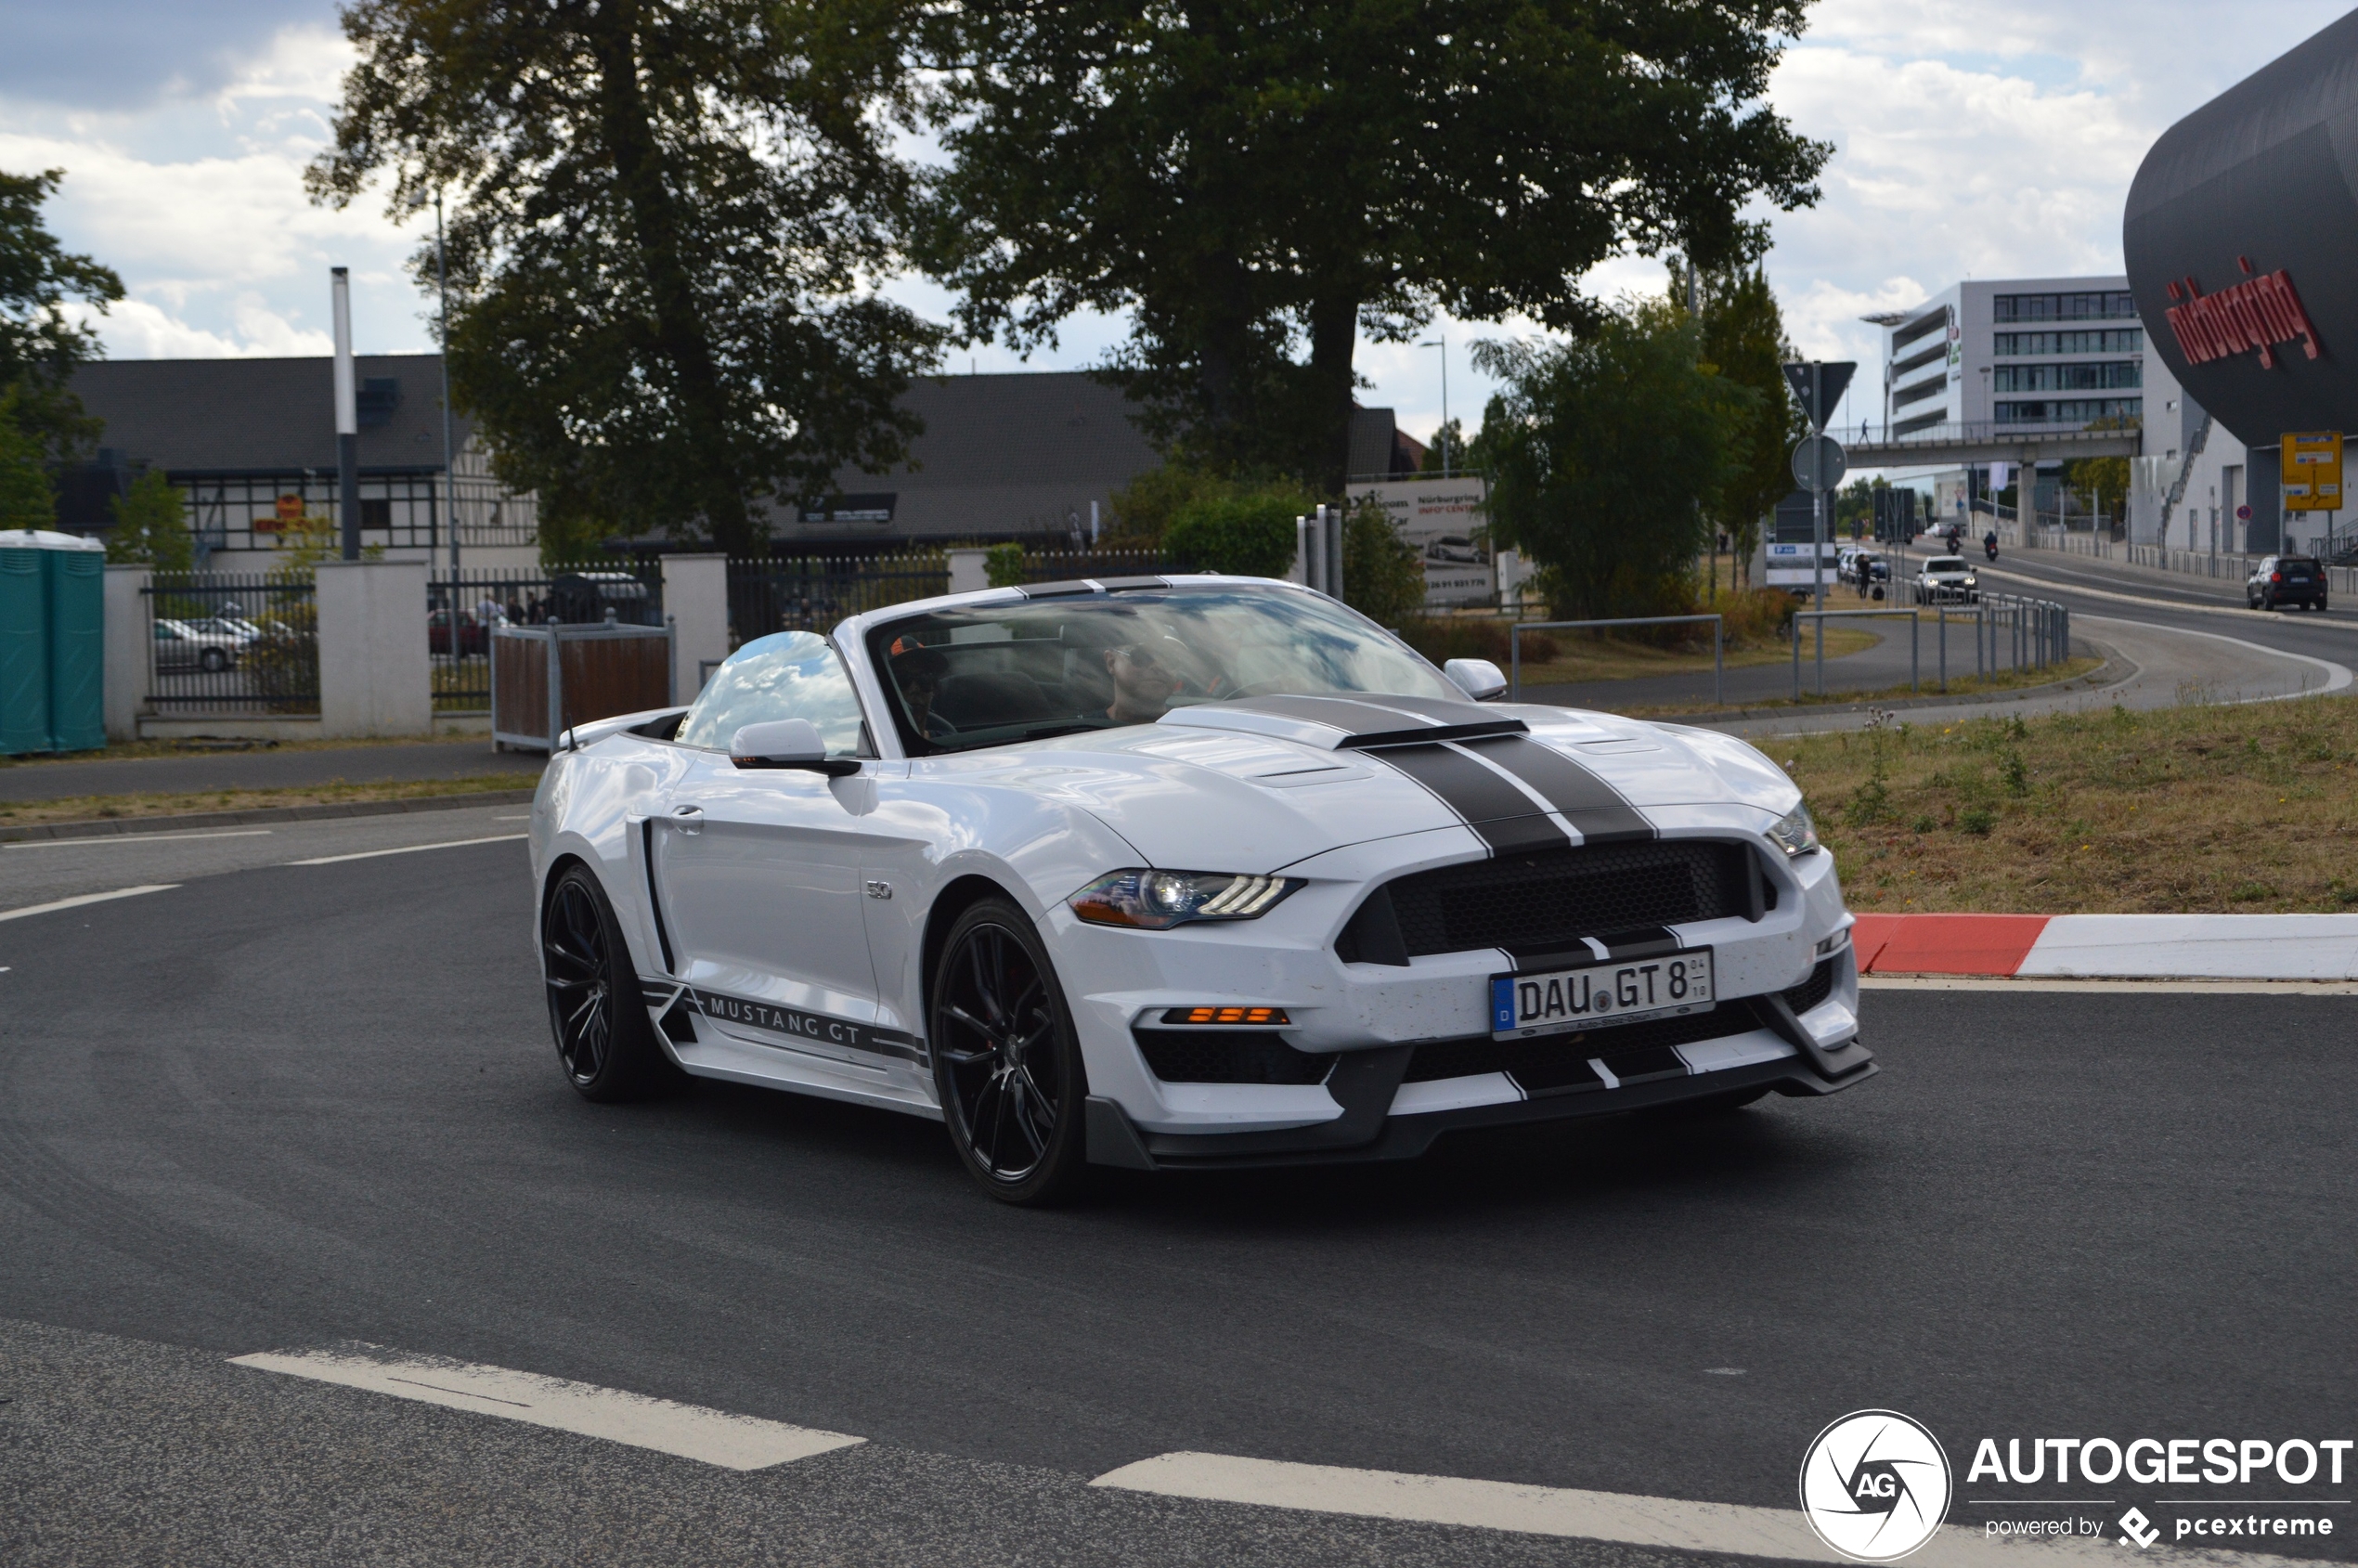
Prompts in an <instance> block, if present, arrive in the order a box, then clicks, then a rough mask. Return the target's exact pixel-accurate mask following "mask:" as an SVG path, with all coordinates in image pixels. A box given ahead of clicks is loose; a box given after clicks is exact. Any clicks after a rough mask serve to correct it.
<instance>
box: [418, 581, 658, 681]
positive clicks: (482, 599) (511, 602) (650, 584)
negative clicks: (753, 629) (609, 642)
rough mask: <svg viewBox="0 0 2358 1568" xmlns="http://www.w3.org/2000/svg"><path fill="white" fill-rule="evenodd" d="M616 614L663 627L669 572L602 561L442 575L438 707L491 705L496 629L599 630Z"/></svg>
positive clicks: (434, 644) (432, 596)
mask: <svg viewBox="0 0 2358 1568" xmlns="http://www.w3.org/2000/svg"><path fill="white" fill-rule="evenodd" d="M609 615H611V616H612V617H613V619H614V620H615V623H616V624H618V625H621V626H661V625H663V569H662V567H661V566H660V565H658V564H655V563H653V562H647V563H643V564H623V563H620V562H615V561H600V562H595V563H590V564H583V565H578V566H545V567H541V568H538V569H537V570H515V569H505V570H503V569H499V568H491V569H487V570H466V569H463V568H462V569H461V570H460V571H459V572H458V573H457V574H456V575H455V576H454V575H453V574H452V573H450V572H449V571H448V570H447V569H443V570H439V571H436V572H434V574H433V575H432V576H431V577H429V578H428V579H427V583H426V649H427V652H428V654H430V656H431V658H432V661H433V665H434V706H435V707H436V708H439V709H443V710H446V711H472V710H476V709H488V708H489V707H490V706H491V628H493V627H495V626H546V625H548V624H549V623H551V621H554V622H557V623H559V624H561V625H564V626H594V625H597V624H598V623H600V622H602V621H604V620H605V619H607V617H608V616H609Z"/></svg>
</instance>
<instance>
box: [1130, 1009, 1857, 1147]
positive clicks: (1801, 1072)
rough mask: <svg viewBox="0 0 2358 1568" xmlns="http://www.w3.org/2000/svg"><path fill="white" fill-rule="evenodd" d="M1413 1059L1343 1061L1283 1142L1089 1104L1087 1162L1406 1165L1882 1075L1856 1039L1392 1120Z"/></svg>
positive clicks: (1357, 1055) (1398, 1054)
mask: <svg viewBox="0 0 2358 1568" xmlns="http://www.w3.org/2000/svg"><path fill="white" fill-rule="evenodd" d="M1414 1051H1415V1047H1413V1046H1393V1047H1390V1048H1387V1049H1383V1050H1377V1051H1361V1052H1354V1053H1352V1054H1351V1055H1349V1056H1344V1057H1342V1058H1341V1059H1340V1060H1339V1061H1338V1062H1337V1064H1336V1067H1335V1071H1334V1075H1333V1076H1332V1077H1331V1078H1330V1079H1328V1083H1327V1089H1328V1093H1330V1094H1331V1095H1334V1097H1335V1099H1336V1101H1337V1102H1338V1103H1340V1104H1341V1106H1342V1108H1343V1114H1342V1115H1341V1117H1340V1118H1338V1119H1336V1120H1335V1121H1327V1122H1322V1123H1319V1124H1318V1125H1316V1126H1312V1127H1301V1128H1291V1129H1288V1130H1285V1131H1281V1132H1269V1133H1228V1134H1173V1133H1146V1132H1141V1131H1140V1130H1139V1129H1138V1127H1137V1125H1136V1124H1135V1123H1134V1122H1133V1121H1131V1120H1130V1118H1129V1117H1128V1116H1127V1115H1126V1114H1125V1113H1124V1112H1123V1110H1122V1108H1121V1105H1120V1103H1119V1102H1117V1101H1115V1100H1112V1099H1110V1098H1108V1097H1105V1096H1103V1095H1093V1096H1092V1097H1091V1098H1090V1100H1089V1102H1088V1122H1087V1130H1088V1140H1089V1142H1088V1148H1089V1160H1090V1162H1091V1163H1093V1164H1098V1165H1111V1166H1117V1167H1122V1168H1126V1169H1130V1170H1137V1171H1175V1170H1230V1169H1242V1168H1251V1167H1256V1166H1272V1165H1323V1164H1354V1163H1361V1162H1366V1161H1373V1160H1414V1159H1416V1158H1418V1157H1419V1156H1420V1155H1422V1154H1423V1153H1424V1152H1425V1151H1426V1150H1427V1149H1429V1148H1431V1147H1432V1144H1433V1142H1434V1140H1435V1139H1437V1138H1439V1137H1441V1136H1442V1135H1443V1134H1446V1133H1458V1132H1467V1131H1474V1130H1481V1129H1488V1128H1497V1127H1515V1126H1522V1125H1524V1124H1526V1123H1530V1122H1535V1121H1574V1120H1577V1119H1580V1118H1584V1117H1592V1116H1614V1115H1619V1114H1622V1113H1624V1112H1627V1111H1635V1110H1646V1109H1650V1108H1655V1107H1660V1106H1670V1105H1676V1104H1678V1103H1679V1102H1681V1101H1685V1100H1696V1099H1717V1098H1719V1097H1721V1096H1723V1095H1733V1094H1742V1093H1743V1092H1745V1091H1747V1090H1755V1089H1765V1090H1769V1091H1772V1092H1774V1093H1776V1094H1780V1095H1833V1094H1838V1093H1840V1092H1841V1091H1842V1090H1845V1089H1848V1088H1850V1087H1852V1086H1854V1085H1856V1084H1859V1083H1863V1082H1866V1081H1867V1080H1868V1079H1870V1078H1872V1077H1873V1076H1874V1075H1875V1074H1876V1072H1877V1071H1878V1070H1880V1069H1878V1068H1877V1067H1876V1066H1875V1061H1874V1056H1873V1053H1872V1052H1870V1051H1869V1050H1868V1049H1867V1048H1866V1047H1865V1046H1864V1045H1862V1044H1860V1043H1859V1041H1858V1039H1857V1038H1856V1037H1855V1036H1854V1037H1853V1038H1851V1039H1850V1040H1847V1041H1846V1042H1844V1043H1841V1044H1839V1045H1836V1046H1833V1047H1832V1048H1823V1047H1820V1048H1816V1049H1814V1050H1811V1051H1809V1052H1807V1053H1805V1052H1804V1051H1802V1050H1799V1049H1793V1050H1790V1051H1789V1052H1788V1054H1787V1055H1784V1056H1779V1057H1776V1058H1774V1059H1770V1060H1765V1061H1755V1062H1749V1063H1745V1064H1743V1065H1739V1066H1734V1067H1727V1068H1720V1069H1714V1070H1707V1071H1696V1070H1689V1071H1688V1072H1686V1073H1683V1074H1675V1075H1661V1076H1656V1077H1653V1078H1652V1079H1649V1080H1646V1081H1642V1082H1616V1083H1612V1084H1610V1085H1607V1084H1599V1085H1596V1086H1593V1087H1583V1088H1574V1089H1558V1090H1551V1091H1543V1092H1540V1093H1536V1094H1532V1095H1529V1096H1528V1097H1526V1098H1523V1099H1520V1100H1510V1101H1505V1102H1495V1103H1491V1104H1486V1105H1469V1106H1458V1107H1453V1108H1446V1109H1435V1110H1408V1111H1400V1110H1396V1109H1394V1104H1395V1100H1396V1099H1397V1098H1398V1097H1399V1095H1400V1092H1401V1090H1402V1088H1403V1087H1404V1085H1403V1083H1402V1082H1401V1079H1402V1076H1403V1074H1404V1072H1405V1071H1406V1069H1407V1066H1408V1063H1409V1059H1410V1057H1411V1056H1412V1055H1413V1054H1414ZM1607 1059H1608V1060H1609V1059H1610V1058H1607ZM1408 1087H1414V1086H1413V1085H1409V1086H1408Z"/></svg>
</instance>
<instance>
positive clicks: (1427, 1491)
mask: <svg viewBox="0 0 2358 1568" xmlns="http://www.w3.org/2000/svg"><path fill="white" fill-rule="evenodd" d="M1090 1485H1092V1486H1107V1487H1117V1488H1120V1489H1121V1490H1123V1491H1128V1492H1153V1493H1157V1494H1160V1495H1161V1496H1163V1497H1198V1498H1202V1499H1204V1500H1206V1501H1209V1502H1224V1503H1250V1504H1258V1505H1260V1506H1262V1507H1264V1508H1289V1509H1302V1510H1307V1511H1310V1512H1313V1513H1344V1514H1356V1515H1358V1516H1360V1517H1362V1518H1367V1519H1402V1520H1412V1521H1415V1522H1416V1523H1422V1524H1465V1525H1472V1526H1474V1527H1476V1528H1478V1529H1486V1530H1513V1531H1517V1532H1520V1533H1522V1534H1524V1535H1533V1536H1569V1537H1573V1538H1575V1539H1580V1540H1591V1541H1616V1542H1621V1543H1623V1544H1626V1545H1629V1546H1640V1547H1657V1548H1665V1549H1670V1550H1673V1551H1713V1552H1725V1553H1729V1554H1731V1555H1734V1556H1740V1557H1772V1558H1782V1559H1786V1560H1789V1561H1794V1562H1846V1561H1847V1560H1846V1559H1845V1558H1842V1557H1838V1556H1836V1555H1835V1554H1834V1553H1833V1550H1832V1549H1829V1548H1828V1547H1827V1546H1826V1545H1825V1543H1824V1542H1822V1541H1820V1540H1819V1538H1818V1536H1817V1535H1816V1533H1815V1532H1813V1531H1812V1530H1811V1529H1810V1528H1809V1525H1808V1523H1807V1521H1806V1520H1804V1519H1803V1518H1802V1516H1801V1514H1800V1513H1799V1512H1798V1511H1797V1510H1787V1509H1772V1508H1752V1507H1748V1506H1745V1505H1743V1504H1737V1503H1696V1502H1684V1501H1680V1500H1678V1499H1677V1498H1673V1497H1630V1496H1627V1495H1625V1494H1622V1493H1618V1492H1580V1491H1574V1490H1571V1489H1569V1488H1565V1487H1557V1486H1519V1485H1514V1484H1509V1483H1507V1482H1502V1481H1466V1480H1461V1479H1458V1477H1455V1476H1446V1475H1406V1474H1402V1473H1400V1472H1399V1471H1383V1470H1344V1469H1341V1468H1339V1467H1337V1466H1333V1465H1298V1464H1287V1463H1284V1462H1281V1461H1279V1460H1275V1459H1245V1458H1235V1457H1233V1456H1230V1455H1226V1454H1188V1453H1176V1454H1158V1455H1156V1456H1155V1457H1154V1458H1151V1459H1141V1460H1139V1461H1138V1462H1137V1463H1136V1464H1132V1465H1124V1466H1122V1467H1121V1469H1120V1470H1117V1471H1108V1472H1107V1473H1106V1474H1104V1475H1101V1476H1099V1477H1097V1479H1096V1480H1095V1481H1093V1482H1091V1483H1090ZM2107 1523H2109V1522H2107ZM2139 1556H2140V1560H2141V1561H2146V1562H2153V1563H2155V1564H2156V1565H2157V1568H2178V1565H2187V1568H2192V1565H2196V1564H2200V1565H2202V1568H2315V1564H2314V1563H2313V1562H2307V1561H2305V1560H2302V1559H2299V1558H2288V1557H2270V1556H2265V1555H2262V1554H2261V1553H2257V1552H2230V1551H2190V1550H2184V1549H2171V1548H2169V1547H2157V1548H2155V1549H2152V1550H2151V1551H2148V1552H2144V1553H2141V1554H2139ZM2123 1561H2124V1559H2123V1557H2122V1555H2121V1550H2120V1548H2119V1547H2118V1546H2117V1545H2115V1544H2114V1542H2113V1539H2112V1537H2111V1536H2086V1537H2077V1538H2063V1539H2058V1538H2055V1537H2052V1536H2050V1537H2041V1538H2024V1537H2006V1538H2001V1539H1996V1540H1993V1539H1990V1538H1989V1537H1987V1536H1984V1535H1983V1533H1982V1532H1981V1531H1980V1530H1979V1529H1978V1528H1975V1527H1970V1526H1966V1525H1960V1524H1948V1525H1943V1526H1942V1527H1941V1530H1940V1533H1939V1534H1938V1535H1937V1536H1934V1537H1933V1538H1932V1539H1931V1540H1929V1541H1926V1542H1925V1543H1924V1545H1923V1546H1922V1547H1920V1548H1918V1549H1917V1550H1916V1551H1915V1552H1913V1553H1912V1554H1911V1555H1910V1557H1909V1558H1908V1568H2120V1565H2121V1563H2122V1562H2123Z"/></svg>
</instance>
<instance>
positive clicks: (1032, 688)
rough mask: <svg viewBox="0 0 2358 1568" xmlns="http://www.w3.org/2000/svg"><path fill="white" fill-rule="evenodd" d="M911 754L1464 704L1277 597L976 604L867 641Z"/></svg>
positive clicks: (1365, 629)
mask: <svg viewBox="0 0 2358 1568" xmlns="http://www.w3.org/2000/svg"><path fill="white" fill-rule="evenodd" d="M870 650H871V654H872V655H873V657H874V659H875V665H876V667H877V668H878V670H879V671H880V672H882V674H883V676H884V680H885V684H886V685H887V688H888V689H889V690H890V691H891V693H892V694H893V697H894V699H895V706H896V711H895V713H894V719H895V722H896V723H897V724H898V725H899V726H900V732H901V736H902V740H903V743H904V744H905V745H907V746H908V748H909V750H910V751H911V752H913V753H915V754H919V755H922V754H924V753H926V752H932V751H956V750H964V749H967V748H970V747H975V746H983V745H1006V744H1008V743H1010V742H1013V741H1020V740H1027V739H1037V738H1043V737H1044V736H1045V735H1048V734H1059V733H1066V732H1072V731H1077V730H1086V729H1108V728H1113V727H1116V726H1118V725H1121V724H1123V723H1140V722H1149V721H1151V719H1153V718H1154V717H1156V716H1159V715H1160V714H1161V713H1162V712H1164V711H1166V710H1167V709H1169V708H1172V707H1180V706H1188V705H1190V704H1195V703H1205V702H1223V701H1231V700H1234V699H1237V698H1239V697H1250V696H1264V695H1276V694H1281V693H1284V694H1316V693H1338V692H1340V693H1388V694H1393V695H1400V696H1421V697H1434V698H1442V699H1456V700H1463V699H1462V695H1461V693H1458V690H1457V688H1455V687H1454V686H1451V685H1449V684H1448V683H1447V682H1446V681H1445V680H1443V679H1442V677H1441V676H1440V674H1439V672H1438V671H1436V670H1434V669H1433V668H1432V666H1430V665H1428V664H1426V663H1425V662H1424V661H1423V660H1422V659H1420V658H1418V657H1417V656H1416V655H1415V654H1411V653H1410V652H1408V651H1407V650H1406V648H1404V647H1403V646H1401V644H1400V643H1399V642H1397V641H1394V640H1393V638H1391V637H1389V636H1386V635H1385V634H1384V633H1383V632H1381V631H1380V630H1378V629H1376V628H1373V627H1371V626H1369V625H1368V624H1367V622H1365V621H1363V620H1361V619H1360V618H1359V617H1358V616H1354V615H1353V614H1352V613H1350V612H1349V611H1347V610H1344V609H1343V608H1342V607H1341V606H1340V605H1337V604H1334V603H1331V602H1329V601H1327V600H1324V599H1315V598H1312V597H1310V596H1309V595H1306V594H1300V593H1289V592H1285V591H1282V590H1277V591H1262V592H1231V591H1219V590H1173V591H1170V592H1167V593H1125V594H1122V595H1121V596H1119V597H1117V598H1097V597H1094V596H1093V597H1090V598H1086V599H1077V600H1072V601H1047V602H1041V601H1032V602H1030V603H1016V604H991V605H977V606H969V607H965V608H960V609H956V610H947V611H941V612H939V613H936V614H933V615H929V616H911V617H909V618H908V619H905V620H899V621H893V622H890V623H888V624H887V625H886V626H884V627H882V628H878V629H876V630H875V631H874V632H871V633H870Z"/></svg>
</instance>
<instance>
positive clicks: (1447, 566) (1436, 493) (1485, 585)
mask: <svg viewBox="0 0 2358 1568" xmlns="http://www.w3.org/2000/svg"><path fill="white" fill-rule="evenodd" d="M1347 494H1348V495H1349V496H1350V499H1351V500H1352V501H1353V503H1354V504H1356V503H1357V502H1359V501H1362V500H1366V499H1374V500H1375V502H1376V503H1377V504H1378V505H1379V506H1381V507H1382V508H1383V509H1384V511H1385V512H1388V513H1390V514H1391V517H1392V525H1393V527H1395V528H1397V529H1399V530H1400V537H1401V538H1404V539H1406V540H1407V541H1408V542H1409V543H1410V544H1412V545H1414V546H1416V547H1417V553H1418V554H1419V555H1421V556H1422V557H1424V564H1425V603H1427V604H1428V605H1432V606H1435V607H1439V606H1442V605H1447V604H1478V603H1487V602H1488V601H1489V600H1490V599H1491V598H1493V597H1494V596H1496V593H1497V591H1498V579H1497V575H1496V566H1495V565H1494V564H1493V563H1492V561H1491V558H1490V538H1489V529H1488V527H1487V526H1486V525H1484V524H1483V519H1482V516H1481V508H1482V503H1483V497H1484V496H1485V495H1486V494H1487V492H1486V491H1485V490H1484V489H1483V482H1482V480H1481V479H1480V478H1478V477H1467V476H1465V475H1462V474H1461V475H1458V476H1456V477H1453V478H1448V479H1444V478H1441V477H1439V476H1438V475H1427V476H1421V477H1419V478H1414V479H1384V480H1371V481H1369V482H1367V483H1366V484H1360V485H1354V486H1351V487H1350V489H1349V490H1348V492H1347Z"/></svg>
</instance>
